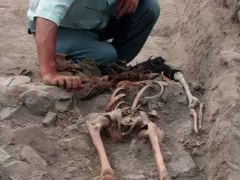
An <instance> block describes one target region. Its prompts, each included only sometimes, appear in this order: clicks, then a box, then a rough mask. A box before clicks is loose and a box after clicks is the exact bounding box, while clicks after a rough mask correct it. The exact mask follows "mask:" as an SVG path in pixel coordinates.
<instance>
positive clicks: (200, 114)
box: [198, 103, 204, 131]
mask: <svg viewBox="0 0 240 180" xmlns="http://www.w3.org/2000/svg"><path fill="white" fill-rule="evenodd" d="M203 111H204V104H203V103H200V107H199V114H198V121H199V122H198V123H199V124H198V129H199V130H200V131H201V130H202V121H203Z"/></svg>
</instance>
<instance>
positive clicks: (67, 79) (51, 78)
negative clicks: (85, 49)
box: [41, 71, 86, 91]
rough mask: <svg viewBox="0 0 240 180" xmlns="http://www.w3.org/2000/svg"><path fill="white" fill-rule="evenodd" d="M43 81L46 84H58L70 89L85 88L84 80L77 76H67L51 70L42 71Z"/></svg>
mask: <svg viewBox="0 0 240 180" xmlns="http://www.w3.org/2000/svg"><path fill="white" fill-rule="evenodd" d="M41 76H42V81H43V83H44V84H47V85H53V86H58V87H60V88H63V89H66V90H67V91H70V90H77V89H83V88H84V86H83V83H85V82H86V81H83V80H82V79H81V78H80V77H77V76H66V75H61V74H58V73H57V72H56V71H51V72H47V73H41Z"/></svg>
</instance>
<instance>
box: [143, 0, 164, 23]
mask: <svg viewBox="0 0 240 180" xmlns="http://www.w3.org/2000/svg"><path fill="white" fill-rule="evenodd" d="M144 1H145V3H146V7H147V8H148V17H149V20H151V21H154V22H156V21H157V20H158V18H159V16H160V4H159V2H158V0H144Z"/></svg>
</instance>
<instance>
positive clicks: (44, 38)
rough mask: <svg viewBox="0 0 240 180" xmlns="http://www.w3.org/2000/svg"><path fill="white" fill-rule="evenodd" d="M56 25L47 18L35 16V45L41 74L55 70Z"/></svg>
mask: <svg viewBox="0 0 240 180" xmlns="http://www.w3.org/2000/svg"><path fill="white" fill-rule="evenodd" d="M56 38H57V25H56V24H55V23H53V22H51V21H49V20H46V19H43V18H37V22H36V45H37V54H38V59H39V63H40V73H41V75H43V74H46V73H49V72H51V71H56Z"/></svg>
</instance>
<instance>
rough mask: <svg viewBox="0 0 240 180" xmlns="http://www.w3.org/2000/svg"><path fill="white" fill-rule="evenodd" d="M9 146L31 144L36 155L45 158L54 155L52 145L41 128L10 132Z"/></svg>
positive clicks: (29, 127) (28, 127)
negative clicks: (40, 154) (38, 154)
mask: <svg viewBox="0 0 240 180" xmlns="http://www.w3.org/2000/svg"><path fill="white" fill-rule="evenodd" d="M11 144H25V145H29V144H31V146H32V147H33V148H34V149H36V150H37V152H38V153H42V154H43V155H45V156H51V155H54V147H53V144H52V143H51V142H50V141H49V140H48V138H47V137H46V135H45V133H44V132H43V131H42V130H41V128H40V127H39V126H36V125H30V126H27V127H24V128H17V129H14V130H12V137H11ZM42 157H43V156H42Z"/></svg>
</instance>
